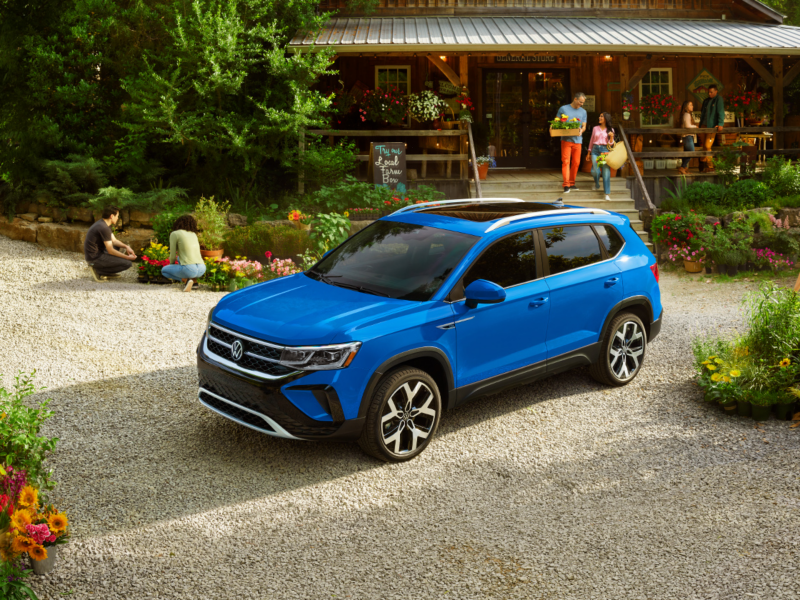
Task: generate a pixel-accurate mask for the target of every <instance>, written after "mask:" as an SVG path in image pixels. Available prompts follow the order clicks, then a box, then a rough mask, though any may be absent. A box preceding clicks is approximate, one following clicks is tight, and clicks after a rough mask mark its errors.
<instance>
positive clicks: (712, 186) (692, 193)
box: [682, 181, 725, 211]
mask: <svg viewBox="0 0 800 600" xmlns="http://www.w3.org/2000/svg"><path fill="white" fill-rule="evenodd" d="M724 196H725V188H724V187H722V186H721V185H717V184H716V183H709V182H707V181H703V182H700V183H693V184H691V185H689V186H688V187H687V188H686V189H685V190H684V192H683V194H682V198H683V200H685V201H686V202H687V203H688V204H689V206H690V207H691V208H693V209H695V210H696V211H700V210H703V207H704V206H705V205H707V204H716V205H718V206H721V205H723V197H724Z"/></svg>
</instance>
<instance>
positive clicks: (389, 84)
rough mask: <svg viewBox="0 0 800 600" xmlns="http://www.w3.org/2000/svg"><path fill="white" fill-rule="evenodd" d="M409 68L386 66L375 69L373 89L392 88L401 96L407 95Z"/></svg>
mask: <svg viewBox="0 0 800 600" xmlns="http://www.w3.org/2000/svg"><path fill="white" fill-rule="evenodd" d="M410 71H411V67H409V66H397V65H387V66H380V67H375V87H378V88H381V89H382V90H388V89H391V88H393V87H395V88H397V90H398V91H399V92H401V93H403V94H408V84H409V81H410V77H409V72H410Z"/></svg>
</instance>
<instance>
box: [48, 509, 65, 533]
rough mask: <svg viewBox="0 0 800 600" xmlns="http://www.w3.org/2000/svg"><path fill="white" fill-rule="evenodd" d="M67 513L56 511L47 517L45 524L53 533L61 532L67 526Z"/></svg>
mask: <svg viewBox="0 0 800 600" xmlns="http://www.w3.org/2000/svg"><path fill="white" fill-rule="evenodd" d="M67 525H68V523H67V515H65V514H64V513H58V514H57V515H53V516H52V517H49V518H48V519H47V526H48V527H49V528H50V531H52V532H53V533H61V532H62V531H64V530H65V529H66V528H67Z"/></svg>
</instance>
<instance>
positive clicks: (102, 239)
mask: <svg viewBox="0 0 800 600" xmlns="http://www.w3.org/2000/svg"><path fill="white" fill-rule="evenodd" d="M117 220H119V209H118V208H115V207H113V206H107V207H106V208H104V209H103V218H102V219H100V220H99V221H97V222H96V223H95V224H94V225H92V226H91V227H90V228H89V231H88V232H87V233H86V239H85V240H84V242H83V255H84V257H85V258H86V262H87V263H88V264H89V268H90V269H91V270H92V277H94V280H95V281H98V282H99V281H105V280H106V279H107V278H108V277H109V276H111V277H115V276H118V275H119V273H121V272H122V271H126V270H127V269H130V268H131V263H132V262H133V261H134V260H136V254H135V253H134V252H133V249H132V248H131V247H130V246H128V245H127V244H125V243H123V242H120V241H119V240H118V239H117V238H115V237H114V234H113V233H112V232H111V226H112V225H116V223H117ZM117 248H124V249H125V254H123V253H122V252H120V251H118V250H117Z"/></svg>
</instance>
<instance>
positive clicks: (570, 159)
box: [556, 92, 586, 194]
mask: <svg viewBox="0 0 800 600" xmlns="http://www.w3.org/2000/svg"><path fill="white" fill-rule="evenodd" d="M584 102H586V94H584V93H583V92H577V93H576V94H575V96H573V98H572V103H571V104H565V105H564V106H562V107H560V108H559V109H558V112H557V113H556V119H561V118H562V117H563V116H566V119H567V120H570V119H573V118H574V119H578V120H579V121H580V122H581V128H580V130H579V131H578V135H572V136H568V137H562V138H561V176H562V177H563V178H564V193H565V194H568V193H569V192H570V191H571V190H577V189H578V188H577V187H575V177H577V176H578V167H580V166H581V145H582V142H583V138H582V137H581V136H582V135H583V132H584V131H585V130H586V111H585V110H584V108H583V103H584Z"/></svg>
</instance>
